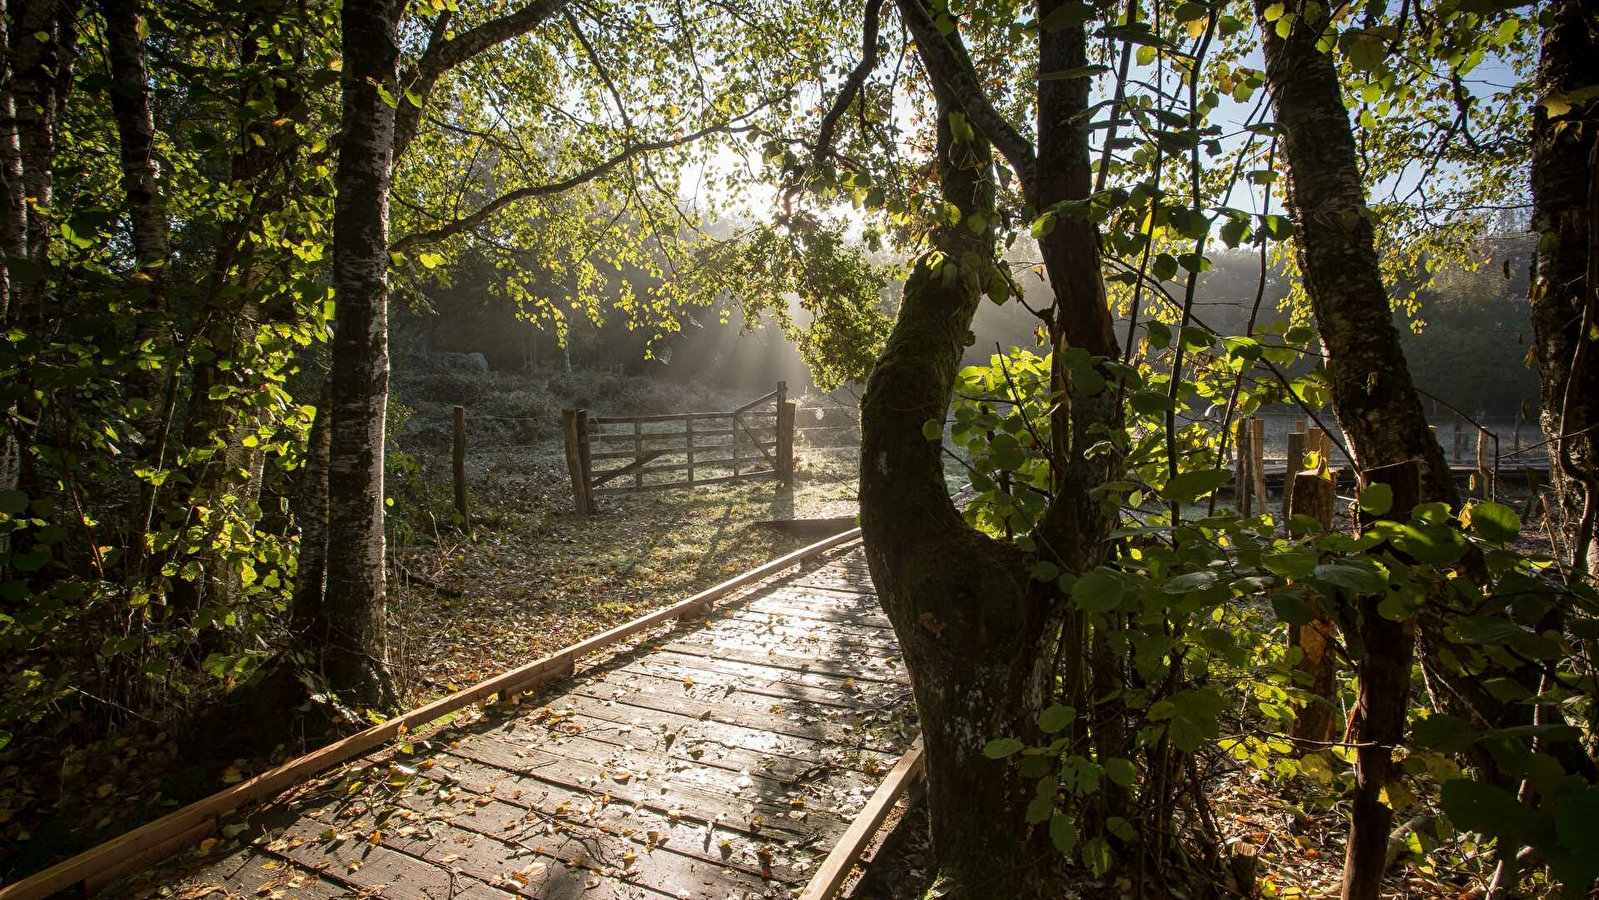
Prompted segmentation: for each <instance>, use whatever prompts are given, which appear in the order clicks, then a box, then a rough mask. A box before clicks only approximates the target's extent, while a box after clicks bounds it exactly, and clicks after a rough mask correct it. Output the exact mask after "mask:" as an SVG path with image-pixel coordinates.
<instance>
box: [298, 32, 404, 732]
mask: <svg viewBox="0 0 1599 900" xmlns="http://www.w3.org/2000/svg"><path fill="white" fill-rule="evenodd" d="M404 9H405V3H404V2H403V0H347V2H346V3H345V5H344V11H343V51H344V75H343V84H342V87H343V127H342V130H341V133H340V145H339V164H338V170H337V172H336V173H335V175H334V179H335V184H336V186H337V190H338V200H337V202H336V205H335V207H334V216H333V283H334V291H335V295H336V298H337V302H338V312H337V315H336V317H335V320H334V337H333V365H332V369H331V370H330V372H329V374H328V392H329V404H328V409H329V412H330V414H331V417H330V419H329V422H328V425H329V445H328V446H329V455H328V553H327V592H326V594H325V595H324V597H323V599H322V604H321V607H320V608H319V609H318V610H317V611H316V620H315V622H316V624H315V625H314V626H313V628H312V629H311V635H310V636H311V638H312V639H313V640H314V641H315V642H316V644H317V645H318V646H319V649H320V652H321V657H322V671H323V674H324V676H325V677H326V678H327V680H328V684H329V686H330V687H331V688H332V689H333V690H334V691H335V692H337V693H339V694H340V695H341V696H344V697H346V698H347V699H348V700H351V701H353V702H356V703H360V704H366V705H380V704H381V705H386V704H392V703H393V702H394V690H393V687H392V685H391V683H390V679H389V674H388V666H387V646H388V641H387V635H386V634H385V630H386V627H387V621H386V620H387V598H386V596H385V594H384V546H383V444H384V417H385V414H386V412H387V407H388V397H389V349H388V307H389V290H388V265H389V249H388V243H389V242H388V236H389V186H390V175H391V171H392V169H391V165H390V158H389V157H390V147H391V146H392V144H393V140H394V110H393V109H392V108H391V107H390V106H389V105H388V104H387V103H385V102H384V100H383V97H382V96H381V95H380V93H379V92H380V91H387V92H390V94H391V96H392V92H393V91H394V90H395V84H396V78H397V77H398V71H397V62H398V59H399V31H398V22H399V18H400V15H401V14H402V13H403V11H404Z"/></svg>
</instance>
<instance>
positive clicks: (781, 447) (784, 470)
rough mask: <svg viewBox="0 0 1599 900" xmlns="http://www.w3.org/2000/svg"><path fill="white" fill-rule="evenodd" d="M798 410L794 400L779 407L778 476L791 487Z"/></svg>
mask: <svg viewBox="0 0 1599 900" xmlns="http://www.w3.org/2000/svg"><path fill="white" fill-rule="evenodd" d="M798 410H799V404H797V403H795V402H794V401H793V400H785V401H783V405H782V406H780V407H778V408H777V464H778V466H779V467H780V470H781V471H779V473H778V477H779V478H780V479H782V481H783V484H785V485H788V486H789V487H793V486H794V418H795V414H796V413H797V412H798Z"/></svg>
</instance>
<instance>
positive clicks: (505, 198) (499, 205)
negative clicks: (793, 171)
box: [389, 104, 770, 253]
mask: <svg viewBox="0 0 1599 900" xmlns="http://www.w3.org/2000/svg"><path fill="white" fill-rule="evenodd" d="M768 105H770V104H762V107H760V108H764V107H765V106H768ZM754 113H755V111H754V110H752V111H751V112H750V113H747V114H746V115H744V116H740V117H739V118H740V119H743V118H748V117H749V116H751V115H754ZM737 121H739V120H738V119H734V120H732V121H729V122H723V123H720V124H717V125H708V126H706V127H705V128H701V129H700V130H698V131H692V132H689V133H688V134H685V135H680V136H678V137H675V138H667V139H665V140H659V141H644V142H641V143H637V144H632V145H629V146H627V147H624V148H623V149H622V150H619V151H617V152H616V153H615V154H613V155H612V156H611V157H609V158H608V159H606V160H604V161H603V162H601V163H599V164H598V165H596V166H593V167H592V168H589V169H585V170H584V171H582V172H578V173H577V174H575V175H572V176H570V177H567V178H563V179H561V180H560V181H554V182H550V183H548V184H535V185H529V186H527V187H523V188H517V189H516V190H514V191H507V192H506V193H503V194H501V195H500V196H498V197H496V198H494V199H493V200H490V201H489V202H488V203H485V204H483V205H482V206H480V207H478V208H477V209H476V210H474V211H473V212H471V213H468V214H467V215H464V216H461V217H460V218H457V219H452V220H451V221H449V222H446V223H445V224H443V225H440V226H438V227H437V228H432V229H429V230H427V231H417V232H413V233H411V234H408V235H406V236H405V237H403V238H400V239H399V240H397V241H395V242H394V243H393V244H392V245H390V247H389V249H390V250H391V251H392V252H395V253H404V252H406V251H407V250H410V249H412V248H414V247H418V246H421V245H423V244H435V243H438V242H439V241H442V240H446V239H448V238H452V237H454V236H456V235H458V234H461V233H463V232H467V231H471V230H472V229H474V228H477V227H478V226H480V225H483V224H484V223H486V222H488V221H489V220H490V219H492V218H494V216H495V215H497V214H499V213H500V212H501V211H503V210H504V209H505V208H506V207H508V206H510V205H511V204H513V203H516V202H518V201H521V200H527V199H530V198H532V197H548V196H551V195H554V194H561V193H564V192H566V191H569V190H571V189H573V188H575V187H580V186H582V185H584V184H587V183H588V182H590V181H593V180H594V179H596V178H599V177H600V176H602V175H605V174H607V173H609V172H611V171H613V170H614V169H616V168H617V167H618V166H621V165H622V164H623V163H626V162H627V161H629V160H631V159H634V158H635V157H638V156H641V155H643V154H646V153H654V152H657V151H660V150H671V149H673V148H674V147H682V146H684V145H686V144H691V143H693V142H694V141H697V140H699V139H701V138H704V137H708V136H709V135H712V134H737V133H740V132H744V131H748V130H750V128H751V127H752V126H735V125H734V124H733V122H737Z"/></svg>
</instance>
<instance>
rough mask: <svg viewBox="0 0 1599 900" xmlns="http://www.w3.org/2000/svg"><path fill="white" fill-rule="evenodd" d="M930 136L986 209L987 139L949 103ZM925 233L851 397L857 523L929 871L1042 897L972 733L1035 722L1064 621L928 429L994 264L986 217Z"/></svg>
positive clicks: (974, 209) (1037, 865)
mask: <svg viewBox="0 0 1599 900" xmlns="http://www.w3.org/2000/svg"><path fill="white" fill-rule="evenodd" d="M938 147H939V173H940V176H941V178H942V180H943V191H944V197H945V199H946V200H947V201H948V202H950V203H952V204H954V205H955V206H957V207H959V208H960V210H961V212H962V217H961V218H962V221H963V222H964V221H965V220H966V219H967V218H968V217H969V216H970V215H971V214H972V213H979V214H987V213H990V212H991V211H992V209H993V191H994V185H993V169H992V160H991V155H990V152H989V148H988V145H987V143H986V142H985V141H984V140H983V139H982V138H981V137H978V138H975V139H973V140H968V141H962V142H958V143H957V142H955V141H954V139H953V138H952V136H951V132H950V128H949V124H948V110H947V108H946V109H942V110H941V111H940V118H939V130H938ZM935 246H936V247H937V249H938V251H940V253H939V254H929V255H926V256H923V257H922V258H921V259H920V260H918V261H917V263H916V266H915V268H914V270H913V271H912V273H911V276H910V278H909V280H907V282H906V284H905V294H904V301H903V303H902V305H901V307H900V313H899V320H898V322H897V323H896V324H895V326H894V330H893V333H892V334H891V335H890V337H889V339H888V345H887V348H886V349H885V350H884V352H883V355H882V357H881V358H880V359H879V360H878V362H877V364H876V366H875V367H874V368H873V370H872V377H871V380H870V382H869V383H868V386H867V390H866V396H865V399H864V400H863V402H862V405H861V421H862V426H861V430H862V443H861V529H862V532H863V534H864V536H865V541H866V554H867V560H868V562H869V564H870V566H871V572H872V580H873V583H874V584H875V585H876V586H877V591H878V596H879V597H880V598H881V601H882V604H883V608H884V610H885V611H886V612H887V614H888V616H889V619H890V620H891V621H892V622H893V624H894V630H895V633H896V634H897V635H898V636H899V639H900V642H901V645H902V646H903V647H904V652H905V660H906V664H907V667H908V668H909V670H910V673H911V685H912V688H913V689H914V691H915V694H916V704H917V709H918V710H919V712H920V714H921V716H920V718H921V728H922V738H923V741H924V746H925V747H926V753H927V762H928V772H929V777H928V804H929V813H930V818H931V824H932V836H933V845H934V852H935V855H936V858H937V859H938V866H939V872H940V875H941V877H943V878H944V880H945V881H946V883H947V884H949V886H950V887H951V888H952V889H953V890H954V891H957V892H958V893H955V894H952V895H951V896H962V897H978V896H983V897H1033V896H1040V897H1041V896H1046V893H1045V890H1044V888H1043V887H1042V884H1043V882H1044V880H1045V872H1046V871H1047V868H1046V867H1047V861H1048V859H1049V857H1050V852H1049V845H1048V841H1047V840H1045V839H1044V838H1043V836H1042V835H1041V834H1040V833H1038V832H1040V831H1041V829H1037V828H1033V829H1031V830H1032V831H1033V832H1034V833H1032V834H1029V826H1028V825H1026V822H1025V815H1024V810H1025V807H1026V805H1027V802H1028V800H1029V799H1030V796H1029V794H1030V791H1029V790H1028V788H1029V787H1031V782H1028V783H1027V784H1024V783H1023V781H1022V780H1021V779H1020V778H1019V777H1017V775H1016V774H1015V772H1014V770H1013V768H1012V767H1011V765H1010V764H1009V763H1007V762H1004V761H995V760H990V759H988V758H987V757H985V756H984V755H983V748H984V746H985V744H986V743H987V742H988V741H990V740H992V739H994V738H997V737H1002V736H1019V737H1021V738H1022V739H1023V740H1028V739H1029V738H1032V737H1034V736H1036V734H1037V726H1036V719H1037V716H1038V713H1039V711H1040V710H1041V709H1042V708H1043V705H1044V703H1045V701H1046V699H1047V698H1048V696H1049V689H1050V686H1051V679H1052V675H1053V669H1052V656H1053V650H1054V647H1055V639H1056V630H1057V628H1058V627H1059V624H1060V623H1059V620H1058V618H1056V617H1055V616H1053V615H1052V614H1051V613H1050V611H1049V610H1050V604H1049V603H1047V602H1046V601H1044V600H1041V599H1039V598H1034V597H1032V596H1030V588H1029V582H1028V564H1027V561H1026V560H1025V559H1024V558H1023V554H1022V553H1021V552H1020V551H1018V550H1017V549H1015V548H1014V547H1013V546H1012V545H1010V544H1008V543H1003V542H1000V541H996V540H993V539H991V538H988V537H986V536H984V535H982V534H979V533H978V532H976V531H974V530H973V529H972V528H970V527H969V526H968V525H967V524H966V523H965V522H964V521H963V520H962V518H961V515H960V513H959V512H958V511H957V510H956V509H955V506H954V504H953V503H952V502H951V500H950V498H949V495H948V491H947V490H946V488H945V484H944V475H943V466H942V463H941V456H940V454H941V444H940V443H939V442H936V441H929V440H927V438H926V437H924V436H923V432H922V427H923V425H924V424H925V423H927V422H928V421H942V420H943V419H944V416H945V414H946V412H947V410H948V406H949V399H950V391H951V389H952V388H953V386H954V379H955V373H956V371H957V369H958V367H959V365H960V358H961V353H962V351H963V350H964V348H965V343H966V334H967V330H968V328H969V327H970V326H971V322H972V317H973V315H974V314H975V313H976V310H977V305H978V303H979V301H980V299H981V297H982V295H983V287H984V285H985V284H986V283H987V277H988V274H989V272H990V270H991V267H992V265H993V259H994V240H993V232H992V228H991V227H990V228H989V229H985V230H984V232H983V233H982V234H981V235H978V234H973V233H972V232H971V231H970V230H968V229H967V228H966V227H965V225H964V224H962V225H958V226H956V227H953V228H945V229H942V230H941V231H940V232H939V234H938V236H937V237H936V238H935ZM940 254H941V255H940ZM979 886H980V887H979Z"/></svg>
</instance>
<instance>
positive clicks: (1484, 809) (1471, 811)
mask: <svg viewBox="0 0 1599 900" xmlns="http://www.w3.org/2000/svg"><path fill="white" fill-rule="evenodd" d="M1439 800H1440V802H1441V803H1442V805H1443V808H1444V812H1445V813H1447V814H1448V815H1449V818H1450V820H1451V821H1452V822H1454V824H1455V827H1457V828H1459V829H1461V830H1462V831H1475V832H1478V833H1480V834H1482V835H1485V836H1487V837H1491V838H1498V839H1500V840H1503V841H1506V842H1507V843H1512V844H1514V845H1515V846H1516V847H1523V846H1526V845H1529V844H1534V843H1543V842H1544V840H1546V839H1547V838H1548V837H1551V836H1552V835H1551V834H1550V832H1551V831H1552V830H1553V828H1552V824H1553V823H1550V822H1548V821H1546V820H1545V819H1544V818H1543V817H1542V816H1540V815H1539V814H1538V813H1536V812H1534V811H1533V810H1530V809H1528V808H1527V807H1525V806H1523V805H1522V803H1521V801H1520V800H1517V799H1516V795H1515V794H1512V793H1510V792H1509V791H1507V790H1504V789H1503V788H1499V787H1495V786H1493V785H1491V784H1483V783H1482V782H1479V781H1471V780H1469V779H1465V778H1456V779H1454V780H1453V781H1446V782H1444V786H1443V790H1442V791H1441V792H1440V795H1439ZM1501 852H1502V851H1501Z"/></svg>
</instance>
